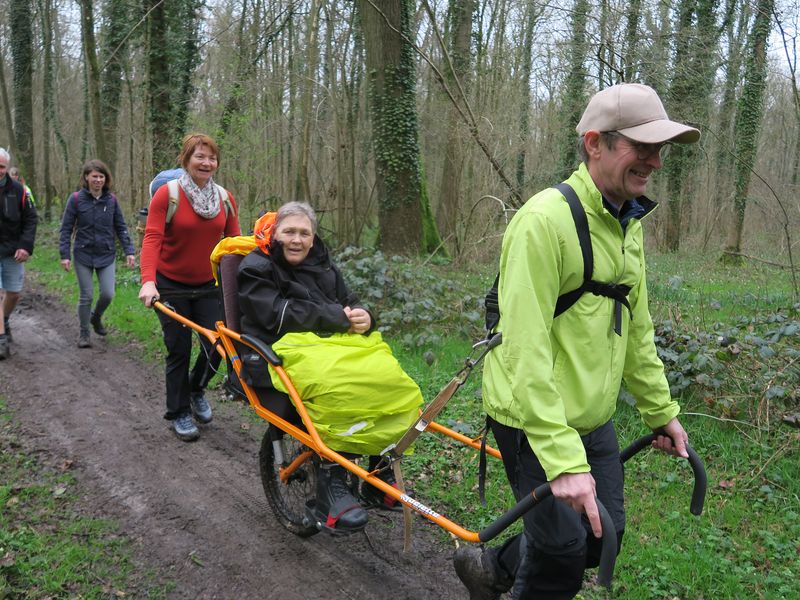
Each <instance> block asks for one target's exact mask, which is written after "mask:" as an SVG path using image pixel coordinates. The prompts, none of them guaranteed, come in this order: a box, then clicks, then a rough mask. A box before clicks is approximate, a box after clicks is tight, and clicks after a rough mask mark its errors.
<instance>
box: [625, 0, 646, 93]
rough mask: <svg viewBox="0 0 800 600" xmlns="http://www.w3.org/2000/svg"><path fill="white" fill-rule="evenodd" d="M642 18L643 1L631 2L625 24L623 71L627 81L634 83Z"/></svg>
mask: <svg viewBox="0 0 800 600" xmlns="http://www.w3.org/2000/svg"><path fill="white" fill-rule="evenodd" d="M641 18H642V0H630V1H629V3H628V11H627V15H626V22H625V46H624V49H623V54H622V70H623V73H624V76H625V81H627V82H633V81H634V77H635V74H636V72H637V71H636V66H637V63H638V60H637V59H638V54H637V52H636V45H637V42H638V41H639V21H640V20H641Z"/></svg>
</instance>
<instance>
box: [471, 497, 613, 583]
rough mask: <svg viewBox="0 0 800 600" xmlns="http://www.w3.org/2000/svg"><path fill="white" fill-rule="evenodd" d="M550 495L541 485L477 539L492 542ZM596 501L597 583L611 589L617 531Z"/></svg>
mask: <svg viewBox="0 0 800 600" xmlns="http://www.w3.org/2000/svg"><path fill="white" fill-rule="evenodd" d="M552 495H553V491H552V490H551V489H550V484H549V483H543V484H542V485H540V486H538V487H537V488H536V489H535V490H533V491H532V492H531V493H530V494H528V495H527V496H525V497H524V498H523V499H522V500H520V501H519V502H517V504H515V505H514V506H513V507H511V508H510V509H509V510H508V511H507V512H506V513H504V514H503V515H501V516H500V517H499V518H498V519H497V520H496V521H495V522H494V523H492V524H491V525H489V526H488V527H486V528H485V529H483V530H481V531H480V532H479V533H478V539H479V540H480V541H481V542H482V543H484V542H488V541H491V540H493V539H494V538H496V537H497V536H498V535H500V534H501V533H502V532H503V531H504V530H505V529H507V528H508V527H509V526H510V525H511V524H512V523H513V522H514V521H516V520H517V519H519V518H520V517H521V516H523V515H524V514H525V513H526V512H528V511H529V510H531V509H532V508H534V507H535V506H537V505H538V504H539V503H540V502H542V500H544V499H545V498H549V497H550V496H552ZM596 501H597V509H598V511H599V512H600V523H601V524H602V526H603V547H602V550H601V551H600V568H599V570H598V573H597V582H598V583H599V584H600V585H602V586H604V587H606V588H611V579H612V577H613V576H614V564H615V563H616V560H617V531H616V527H614V521H613V520H612V519H611V515H610V514H608V511H607V510H606V507H605V506H603V503H602V502H600V500H596Z"/></svg>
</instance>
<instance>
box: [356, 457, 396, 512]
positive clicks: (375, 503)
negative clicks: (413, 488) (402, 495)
mask: <svg viewBox="0 0 800 600" xmlns="http://www.w3.org/2000/svg"><path fill="white" fill-rule="evenodd" d="M371 469H374V467H373V466H372V465H370V470H371ZM377 477H378V479H381V480H383V481H384V482H386V483H388V484H389V485H390V486H392V487H394V488H396V487H397V482H396V481H395V479H394V473H392V471H391V470H389V469H387V470H386V471H381V472H380V473H378V474H377ZM406 493H408V490H406ZM359 495H360V496H361V502H363V504H364V506H366V507H367V508H382V509H384V510H391V511H400V510H403V506H402V505H401V504H400V502H399V501H398V500H397V499H396V498H395V497H394V496H390V495H389V494H385V493H383V492H382V491H381V490H379V489H378V488H376V487H375V486H374V485H370V484H368V483H367V482H366V481H364V482H362V483H361V492H360V494H359Z"/></svg>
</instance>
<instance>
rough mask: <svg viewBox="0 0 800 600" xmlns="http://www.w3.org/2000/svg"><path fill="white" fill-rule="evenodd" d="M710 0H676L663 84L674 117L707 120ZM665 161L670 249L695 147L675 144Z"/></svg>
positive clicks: (686, 205)
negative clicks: (669, 73) (670, 67)
mask: <svg viewBox="0 0 800 600" xmlns="http://www.w3.org/2000/svg"><path fill="white" fill-rule="evenodd" d="M716 6H717V2H716V0H681V2H680V3H679V5H678V9H679V10H678V23H677V26H676V27H675V34H676V39H677V42H676V50H675V62H674V71H673V72H674V75H673V78H672V82H671V84H670V89H669V94H668V98H669V107H670V114H671V115H672V117H673V118H676V119H678V120H679V121H687V122H693V123H697V124H703V123H706V122H707V121H708V112H709V102H710V95H711V90H712V88H713V86H714V77H715V73H716V69H717V64H718V63H717V59H716V57H717V55H718V50H717V47H718V42H719V36H720V34H721V32H722V28H720V27H719V26H718V25H717V17H716ZM673 150H674V152H671V153H670V156H669V160H668V161H667V164H666V175H667V190H668V194H669V204H668V209H669V210H668V212H667V228H666V236H665V243H666V248H667V250H669V251H670V252H676V251H678V249H679V248H680V244H681V237H682V236H683V233H684V228H685V226H686V224H687V223H688V222H689V219H687V218H685V213H686V212H687V211H688V210H689V209H690V208H691V202H690V200H691V197H692V195H691V194H690V193H688V190H689V188H690V187H691V183H690V180H691V179H692V176H693V174H694V170H695V166H696V164H697V158H698V156H699V148H698V147H697V145H696V144H688V145H687V144H679V145H676V147H675V148H674V149H673Z"/></svg>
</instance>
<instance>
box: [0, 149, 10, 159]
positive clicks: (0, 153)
mask: <svg viewBox="0 0 800 600" xmlns="http://www.w3.org/2000/svg"><path fill="white" fill-rule="evenodd" d="M0 156H5V157H6V162H11V155H10V154H9V153H8V150H6V149H5V148H0Z"/></svg>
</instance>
